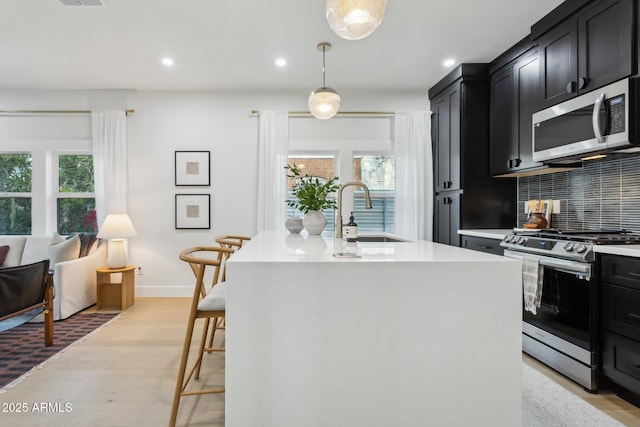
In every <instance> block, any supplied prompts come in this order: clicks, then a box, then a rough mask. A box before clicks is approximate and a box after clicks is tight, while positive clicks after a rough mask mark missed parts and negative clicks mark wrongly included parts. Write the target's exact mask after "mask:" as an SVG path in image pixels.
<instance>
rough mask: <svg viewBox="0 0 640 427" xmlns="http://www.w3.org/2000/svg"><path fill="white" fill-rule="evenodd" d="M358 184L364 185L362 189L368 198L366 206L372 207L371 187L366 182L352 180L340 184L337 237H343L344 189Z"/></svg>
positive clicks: (367, 207) (366, 198) (359, 185)
mask: <svg viewBox="0 0 640 427" xmlns="http://www.w3.org/2000/svg"><path fill="white" fill-rule="evenodd" d="M356 186H357V187H362V189H363V190H364V197H365V200H366V201H365V205H364V208H365V209H371V197H369V187H367V186H366V184H365V183H364V182H360V181H352V182H347V183H344V184H342V185H341V186H340V189H339V190H338V217H337V218H336V237H337V238H341V237H342V190H344V189H345V187H356Z"/></svg>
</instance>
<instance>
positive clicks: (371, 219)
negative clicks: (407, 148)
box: [353, 154, 396, 233]
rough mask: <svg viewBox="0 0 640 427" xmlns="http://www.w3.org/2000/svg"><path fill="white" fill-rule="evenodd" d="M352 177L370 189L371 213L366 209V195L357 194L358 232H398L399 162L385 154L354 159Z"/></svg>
mask: <svg viewBox="0 0 640 427" xmlns="http://www.w3.org/2000/svg"><path fill="white" fill-rule="evenodd" d="M353 177H354V179H355V180H356V181H362V182H363V183H365V184H366V185H367V187H369V193H370V196H371V204H372V209H365V207H364V206H365V197H364V191H363V190H360V189H358V188H356V191H355V192H354V201H353V207H354V215H355V217H356V218H357V219H356V223H357V224H358V229H359V230H362V231H367V232H383V233H393V232H394V231H395V222H394V218H395V198H394V196H395V189H396V161H395V157H394V156H389V155H383V154H371V155H358V154H356V155H354V156H353Z"/></svg>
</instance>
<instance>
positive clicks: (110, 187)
mask: <svg viewBox="0 0 640 427" xmlns="http://www.w3.org/2000/svg"><path fill="white" fill-rule="evenodd" d="M91 119H92V134H93V173H94V182H95V195H96V214H97V220H98V226H101V225H102V223H103V222H104V219H105V217H106V216H107V214H109V213H127V200H128V172H127V171H128V166H127V117H126V113H125V111H123V110H108V111H92V112H91Z"/></svg>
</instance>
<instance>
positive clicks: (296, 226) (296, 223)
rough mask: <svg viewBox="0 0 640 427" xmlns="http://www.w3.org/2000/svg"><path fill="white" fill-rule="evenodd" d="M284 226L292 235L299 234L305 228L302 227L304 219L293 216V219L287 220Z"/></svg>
mask: <svg viewBox="0 0 640 427" xmlns="http://www.w3.org/2000/svg"><path fill="white" fill-rule="evenodd" d="M284 226H285V227H286V228H287V230H289V233H291V234H298V233H300V232H301V231H302V229H303V228H304V226H303V225H302V218H300V217H298V216H293V217H291V218H287V220H286V221H285V222H284Z"/></svg>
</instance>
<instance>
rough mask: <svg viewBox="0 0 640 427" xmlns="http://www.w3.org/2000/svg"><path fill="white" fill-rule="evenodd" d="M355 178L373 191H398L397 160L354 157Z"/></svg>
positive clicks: (391, 158)
mask: <svg viewBox="0 0 640 427" xmlns="http://www.w3.org/2000/svg"><path fill="white" fill-rule="evenodd" d="M353 176H354V178H355V180H356V181H362V182H364V183H365V184H367V187H369V190H372V191H394V190H395V189H396V158H395V157H394V156H354V158H353Z"/></svg>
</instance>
